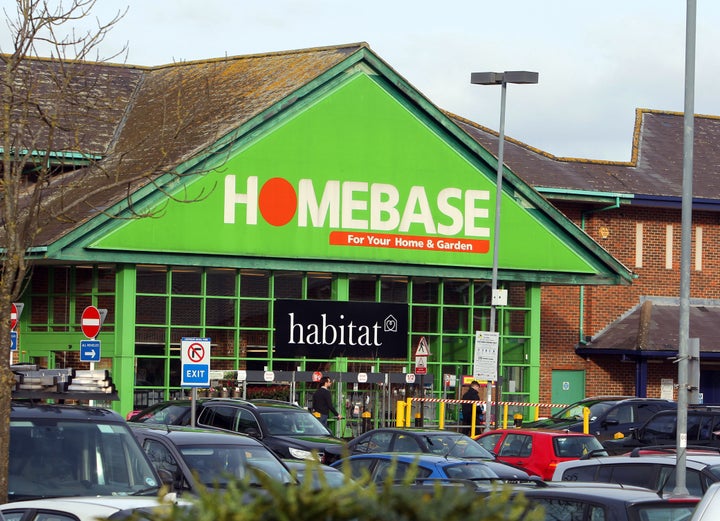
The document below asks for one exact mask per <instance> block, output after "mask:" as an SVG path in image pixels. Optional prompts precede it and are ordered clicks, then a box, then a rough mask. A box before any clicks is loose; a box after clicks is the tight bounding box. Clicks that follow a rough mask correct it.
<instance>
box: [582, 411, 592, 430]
mask: <svg viewBox="0 0 720 521" xmlns="http://www.w3.org/2000/svg"><path fill="white" fill-rule="evenodd" d="M583 432H584V433H585V434H589V433H590V408H589V407H583Z"/></svg>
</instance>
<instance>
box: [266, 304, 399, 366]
mask: <svg viewBox="0 0 720 521" xmlns="http://www.w3.org/2000/svg"><path fill="white" fill-rule="evenodd" d="M273 311H274V317H275V356H276V357H278V358H295V357H300V356H311V357H313V358H333V357H336V356H347V357H353V358H378V357H383V358H407V356H408V343H407V339H408V312H407V305H406V304H386V303H372V302H337V301H330V300H276V301H275V305H274V308H273Z"/></svg>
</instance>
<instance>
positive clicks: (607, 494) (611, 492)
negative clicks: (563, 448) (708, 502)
mask: <svg viewBox="0 0 720 521" xmlns="http://www.w3.org/2000/svg"><path fill="white" fill-rule="evenodd" d="M538 483H539V484H538ZM515 488H516V490H522V492H523V493H525V495H527V496H533V495H543V496H553V497H557V498H571V497H576V498H580V497H585V498H587V497H588V496H590V497H594V498H597V500H598V501H599V502H608V501H640V500H655V501H657V500H658V499H662V497H661V495H659V494H658V492H657V491H655V490H651V489H649V488H643V487H636V486H632V485H621V484H618V483H596V482H592V483H590V482H587V483H586V482H578V481H543V482H536V483H535V484H533V485H523V484H520V485H516V486H515ZM687 499H689V500H690V501H698V500H699V498H696V497H693V496H689V497H688V498H687Z"/></svg>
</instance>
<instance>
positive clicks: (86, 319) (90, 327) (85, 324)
mask: <svg viewBox="0 0 720 521" xmlns="http://www.w3.org/2000/svg"><path fill="white" fill-rule="evenodd" d="M103 311H106V310H103ZM106 313H107V311H106ZM104 318H105V316H104V315H102V314H101V310H99V309H98V308H96V307H95V306H88V307H86V308H85V309H84V310H83V312H82V316H81V317H80V328H81V329H82V332H83V334H84V335H85V336H86V337H88V338H89V339H90V340H94V339H95V337H96V336H98V333H100V327H101V326H102V323H103V320H104Z"/></svg>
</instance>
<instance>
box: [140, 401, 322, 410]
mask: <svg viewBox="0 0 720 521" xmlns="http://www.w3.org/2000/svg"><path fill="white" fill-rule="evenodd" d="M191 403H192V401H191V400H188V399H182V400H166V401H164V402H158V403H156V404H154V405H151V406H150V407H147V408H146V409H143V410H142V411H140V412H144V411H145V410H147V409H152V408H157V407H162V406H166V405H180V406H185V407H190V405H191ZM196 403H197V404H198V405H201V404H208V403H220V404H226V405H234V406H237V407H245V408H248V409H258V410H278V409H292V410H299V411H306V412H310V411H308V410H307V409H303V408H302V407H300V406H298V405H296V404H294V403H291V402H283V401H280V400H264V399H260V400H243V399H242V398H198V399H197V400H196Z"/></svg>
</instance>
